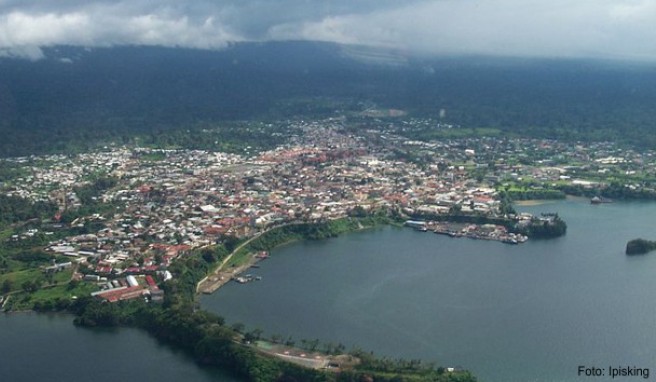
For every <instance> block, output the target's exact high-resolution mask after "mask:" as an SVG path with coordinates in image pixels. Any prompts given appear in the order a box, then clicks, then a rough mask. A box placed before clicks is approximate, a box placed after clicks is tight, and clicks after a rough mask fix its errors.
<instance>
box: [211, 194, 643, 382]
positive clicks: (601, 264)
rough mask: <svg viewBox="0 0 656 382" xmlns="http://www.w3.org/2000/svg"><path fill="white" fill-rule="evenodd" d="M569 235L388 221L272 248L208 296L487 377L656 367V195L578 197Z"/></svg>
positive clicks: (228, 306) (278, 325)
mask: <svg viewBox="0 0 656 382" xmlns="http://www.w3.org/2000/svg"><path fill="white" fill-rule="evenodd" d="M518 209H520V210H522V211H528V212H532V213H539V212H541V211H546V212H558V213H559V214H560V216H562V217H563V218H564V219H565V221H566V222H567V224H568V232H567V235H566V236H564V237H561V238H557V239H552V240H529V242H527V243H525V244H522V245H515V246H513V245H507V244H503V243H498V242H489V241H477V240H471V239H454V238H449V237H444V236H440V235H435V234H432V233H421V232H416V231H413V230H410V229H407V228H394V227H385V228H381V229H375V230H370V231H364V232H357V233H352V234H347V235H343V236H341V237H338V238H334V239H329V240H323V241H314V242H299V243H294V244H291V245H288V246H285V247H281V248H278V249H276V250H274V251H272V256H271V257H270V259H269V260H267V261H265V262H263V263H261V268H260V269H256V270H253V272H252V273H254V274H257V275H259V276H262V281H256V282H252V283H249V284H245V285H240V284H236V283H229V284H228V285H226V286H225V287H223V288H222V289H220V290H219V291H218V292H216V293H215V294H213V295H210V296H204V297H203V298H202V306H203V307H204V308H205V309H208V310H210V311H213V312H216V313H218V314H220V315H222V316H224V317H225V318H226V319H227V320H228V322H232V323H234V322H241V323H244V324H245V325H246V326H247V327H248V328H251V329H253V328H261V329H263V330H264V331H265V333H267V334H269V335H271V334H280V335H283V336H285V337H287V336H292V337H293V338H294V339H296V341H297V343H300V340H301V339H308V340H310V339H315V338H317V339H320V340H321V341H322V342H332V343H337V342H341V343H343V344H345V345H347V347H351V346H358V347H361V348H363V349H366V350H373V351H375V352H376V354H380V355H386V356H392V357H403V358H420V359H423V360H426V361H437V362H438V363H439V364H441V365H445V366H460V367H464V368H466V369H469V370H471V371H472V372H474V373H475V375H477V376H478V377H479V379H480V380H482V381H578V380H581V377H580V376H579V375H578V367H579V366H586V367H592V366H594V367H598V368H603V369H604V373H605V376H604V377H601V378H595V380H610V377H609V375H608V367H639V368H649V369H650V371H652V374H653V373H654V372H656V370H654V368H655V367H656V362H655V356H656V319H655V318H656V254H651V255H646V256H634V257H628V256H626V255H625V254H624V248H625V245H626V242H627V241H628V240H630V239H632V238H636V237H644V238H648V239H656V203H646V202H645V203H641V202H631V203H614V204H604V205H591V204H590V203H589V202H587V201H585V200H581V199H573V200H572V199H570V200H565V201H559V202H552V203H547V204H542V205H536V206H524V207H518Z"/></svg>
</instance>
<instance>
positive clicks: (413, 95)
mask: <svg viewBox="0 0 656 382" xmlns="http://www.w3.org/2000/svg"><path fill="white" fill-rule="evenodd" d="M44 53H45V56H46V58H45V59H41V60H38V61H26V60H21V59H10V58H2V59H0V129H1V130H2V135H3V137H5V139H3V141H2V142H0V153H1V154H2V156H11V155H25V154H29V153H33V152H51V151H57V150H62V149H64V148H65V147H66V145H65V142H67V141H69V140H82V141H84V142H86V143H87V144H91V143H93V142H96V141H102V140H107V139H122V140H123V141H129V139H130V136H132V135H133V134H136V133H144V132H145V133H148V132H153V131H157V132H161V131H165V130H168V129H193V128H196V127H198V126H199V125H204V126H206V125H207V124H213V123H218V122H222V121H232V120H251V119H257V120H281V119H285V118H297V117H300V118H303V117H326V116H336V115H339V114H344V113H348V112H353V111H361V110H363V109H364V108H365V107H367V106H368V105H372V104H375V105H377V106H378V107H381V108H396V109H403V110H406V111H408V113H409V116H410V117H435V118H438V116H439V111H440V110H441V109H444V110H445V111H446V116H445V117H444V119H443V120H444V122H447V123H452V124H456V125H461V126H465V127H494V128H499V129H502V130H504V131H507V132H511V133H519V134H527V135H532V136H542V137H552V138H572V139H619V138H622V139H628V140H629V141H632V142H639V143H642V144H651V143H653V138H651V137H650V136H648V135H651V134H648V133H649V132H652V131H654V130H655V129H656V109H654V108H653V105H655V104H656V66H654V65H650V64H626V63H619V62H609V61H591V60H574V59H572V60H555V59H502V58H486V57H450V58H426V57H412V56H405V55H402V54H400V53H398V52H386V51H377V50H375V49H370V48H367V49H364V48H359V47H353V46H342V45H338V44H333V43H315V42H268V43H239V44H234V45H232V46H230V47H229V48H227V49H224V50H219V51H208V50H194V49H181V48H162V47H141V46H140V47H114V48H94V49H84V48H77V47H66V46H62V47H55V48H48V49H44Z"/></svg>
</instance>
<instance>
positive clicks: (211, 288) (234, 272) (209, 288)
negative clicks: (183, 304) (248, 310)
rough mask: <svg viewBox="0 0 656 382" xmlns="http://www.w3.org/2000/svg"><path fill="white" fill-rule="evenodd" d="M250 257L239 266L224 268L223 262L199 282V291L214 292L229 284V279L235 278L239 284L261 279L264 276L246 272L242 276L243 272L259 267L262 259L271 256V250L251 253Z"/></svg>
mask: <svg viewBox="0 0 656 382" xmlns="http://www.w3.org/2000/svg"><path fill="white" fill-rule="evenodd" d="M249 256H250V257H249V259H248V261H247V262H246V263H244V264H243V265H240V266H238V267H229V268H227V269H223V266H224V265H225V264H222V266H221V267H219V269H218V270H217V271H216V272H215V273H213V274H211V275H210V276H208V277H206V278H205V279H204V280H203V281H201V282H200V283H199V286H198V292H200V293H204V294H212V293H214V292H215V291H216V290H217V289H219V288H221V287H222V286H223V285H225V284H227V283H228V282H229V281H231V280H233V281H235V282H237V283H239V284H246V283H248V282H251V281H259V280H261V279H262V278H261V277H260V276H255V275H252V274H246V275H244V276H241V274H242V273H244V272H246V271H247V270H248V269H250V268H259V266H258V265H257V263H259V262H260V261H262V260H265V259H267V258H269V252H267V251H259V252H256V253H253V254H250V255H249Z"/></svg>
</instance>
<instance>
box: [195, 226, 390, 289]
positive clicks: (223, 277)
mask: <svg viewBox="0 0 656 382" xmlns="http://www.w3.org/2000/svg"><path fill="white" fill-rule="evenodd" d="M373 219H374V222H373V224H366V225H365V224H362V220H364V219H361V218H355V217H343V218H338V219H334V220H332V221H329V222H321V223H292V224H286V225H282V226H279V227H275V228H272V229H270V230H267V231H265V232H263V233H261V234H259V235H256V236H253V237H251V238H250V239H248V240H247V241H246V242H244V243H242V244H241V245H240V246H239V247H237V248H235V250H233V251H232V252H231V253H230V254H229V255H228V256H227V257H226V258H225V259H224V260H223V261H222V262H221V265H219V267H218V268H217V269H216V270H214V271H213V272H211V273H209V274H208V275H206V276H205V277H204V278H203V279H202V280H201V281H199V282H198V284H197V285H196V295H198V294H201V293H202V294H212V293H214V292H216V291H217V290H218V289H220V288H221V287H222V286H223V285H225V284H227V283H228V282H229V281H230V280H232V279H233V278H235V277H237V276H239V275H240V274H242V273H244V272H245V271H247V270H248V269H250V268H252V267H253V265H255V264H257V263H258V262H260V261H262V260H264V259H265V258H266V257H265V258H262V257H258V255H257V252H258V251H261V249H252V248H248V245H250V244H251V243H252V242H253V241H255V240H256V239H260V240H265V244H264V246H266V250H265V251H267V252H268V251H271V250H273V249H276V248H279V247H281V246H284V245H288V244H292V243H295V242H298V241H302V240H317V239H322V238H317V237H312V236H310V235H300V236H299V235H290V237H288V238H286V239H285V240H283V241H282V242H279V243H275V244H272V245H268V244H269V243H268V242H266V235H267V234H269V233H272V232H275V231H278V230H283V231H284V230H285V229H287V228H289V227H293V226H307V227H317V228H319V227H325V226H326V225H327V224H330V223H334V222H353V221H355V222H356V223H357V226H355V227H348V229H346V230H338V232H331V233H332V234H331V235H330V236H328V237H326V238H329V237H336V236H338V235H341V234H345V233H352V232H359V231H364V230H368V229H372V228H376V227H382V226H387V225H394V221H393V220H390V219H389V218H385V219H380V218H376V217H373ZM383 220H384V221H383ZM242 250H246V251H248V253H247V256H248V259H247V260H246V262H244V263H242V264H239V265H238V266H237V267H234V265H233V267H234V268H233V269H231V270H227V269H225V267H226V266H227V265H228V263H229V262H230V260H231V259H232V257H233V256H235V255H237V254H238V253H239V251H242Z"/></svg>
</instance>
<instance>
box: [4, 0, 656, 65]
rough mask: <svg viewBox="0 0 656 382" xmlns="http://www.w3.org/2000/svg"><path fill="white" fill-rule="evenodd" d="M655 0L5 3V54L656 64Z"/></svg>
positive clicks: (98, 0)
mask: <svg viewBox="0 0 656 382" xmlns="http://www.w3.org/2000/svg"><path fill="white" fill-rule="evenodd" d="M654 25H656V1H654V0H574V1H572V0H569V1H566V0H432V1H429V0H415V1H403V2H401V1H392V0H360V1H347V0H225V1H221V2H217V1H210V0H195V1H193V2H180V1H175V0H160V1H154V0H129V1H128V0H113V1H112V0H20V1H19V0H0V56H2V55H4V56H20V57H27V58H30V59H38V58H40V57H41V56H42V53H41V51H40V49H39V48H40V47H46V46H54V45H60V44H66V45H77V46H87V47H92V46H113V45H159V46H169V47H174V46H181V47H190V48H201V49H220V48H223V47H225V46H227V45H229V44H230V43H232V42H239V41H267V40H318V41H332V42H339V43H346V44H358V45H368V46H380V47H388V48H394V49H399V50H402V51H408V52H415V53H422V54H484V55H510V56H539V57H607V58H608V57H611V58H626V59H644V60H656V44H654V43H653V41H656V28H654Z"/></svg>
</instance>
